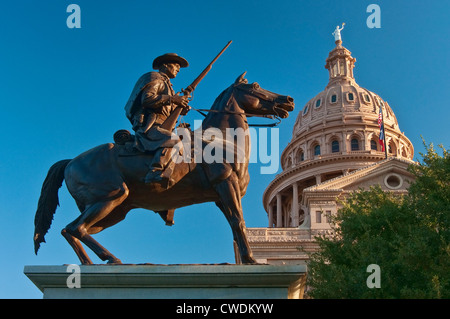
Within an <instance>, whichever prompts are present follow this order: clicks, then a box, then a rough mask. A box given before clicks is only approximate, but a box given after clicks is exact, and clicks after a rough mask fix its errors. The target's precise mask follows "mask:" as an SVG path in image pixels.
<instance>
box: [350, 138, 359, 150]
mask: <svg viewBox="0 0 450 319" xmlns="http://www.w3.org/2000/svg"><path fill="white" fill-rule="evenodd" d="M350 145H351V149H352V151H359V141H358V140H357V139H356V138H353V139H352V140H351V142H350Z"/></svg>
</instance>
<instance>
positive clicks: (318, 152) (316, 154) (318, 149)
mask: <svg viewBox="0 0 450 319" xmlns="http://www.w3.org/2000/svg"><path fill="white" fill-rule="evenodd" d="M319 155H320V145H319V144H317V145H316V146H314V156H319Z"/></svg>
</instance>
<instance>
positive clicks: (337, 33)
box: [332, 22, 345, 42]
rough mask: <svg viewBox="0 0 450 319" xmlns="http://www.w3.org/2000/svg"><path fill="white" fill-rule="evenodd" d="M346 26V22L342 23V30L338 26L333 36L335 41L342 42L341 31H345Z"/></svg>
mask: <svg viewBox="0 0 450 319" xmlns="http://www.w3.org/2000/svg"><path fill="white" fill-rule="evenodd" d="M344 25H345V22H344V23H342V28H339V26H336V29H335V30H334V32H333V33H332V35H334V41H336V42H337V41H341V42H342V38H341V31H342V30H344Z"/></svg>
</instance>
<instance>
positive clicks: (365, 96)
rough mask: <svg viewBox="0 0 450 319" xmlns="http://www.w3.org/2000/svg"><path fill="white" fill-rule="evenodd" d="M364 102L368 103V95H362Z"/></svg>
mask: <svg viewBox="0 0 450 319" xmlns="http://www.w3.org/2000/svg"><path fill="white" fill-rule="evenodd" d="M364 101H365V102H366V103H370V97H369V94H364Z"/></svg>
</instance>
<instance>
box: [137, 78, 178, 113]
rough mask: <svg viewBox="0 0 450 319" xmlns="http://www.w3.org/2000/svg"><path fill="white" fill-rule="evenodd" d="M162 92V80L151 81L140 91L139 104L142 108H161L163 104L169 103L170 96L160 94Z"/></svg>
mask: <svg viewBox="0 0 450 319" xmlns="http://www.w3.org/2000/svg"><path fill="white" fill-rule="evenodd" d="M162 92H164V82H163V81H153V82H151V83H149V85H147V87H146V89H144V91H143V92H142V96H141V105H142V107H144V108H152V109H156V110H157V109H161V108H162V107H163V106H165V105H169V104H171V102H172V101H171V98H172V97H171V96H170V95H166V94H162Z"/></svg>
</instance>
